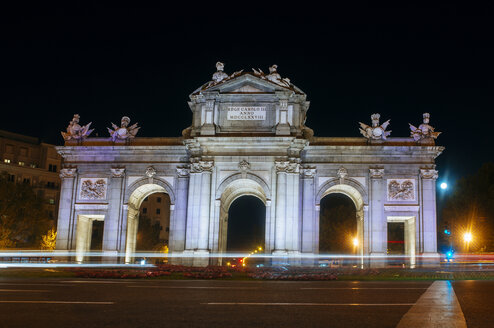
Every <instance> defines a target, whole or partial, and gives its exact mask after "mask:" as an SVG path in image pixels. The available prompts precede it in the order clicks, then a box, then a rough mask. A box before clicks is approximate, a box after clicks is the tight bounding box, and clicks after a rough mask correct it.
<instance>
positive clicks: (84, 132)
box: [61, 114, 94, 140]
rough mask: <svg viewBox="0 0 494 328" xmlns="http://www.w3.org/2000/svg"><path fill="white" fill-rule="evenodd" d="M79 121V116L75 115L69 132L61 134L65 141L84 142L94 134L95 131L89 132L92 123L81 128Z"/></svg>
mask: <svg viewBox="0 0 494 328" xmlns="http://www.w3.org/2000/svg"><path fill="white" fill-rule="evenodd" d="M79 119H80V116H79V114H74V117H73V118H72V121H70V122H69V125H68V126H67V132H61V133H62V137H63V139H64V140H71V139H73V140H82V139H84V138H86V137H88V136H89V135H90V134H91V132H93V130H94V129H91V130H89V127H90V126H91V123H89V124H86V125H84V126H80V125H79Z"/></svg>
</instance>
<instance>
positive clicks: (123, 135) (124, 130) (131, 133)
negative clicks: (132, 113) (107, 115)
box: [107, 116, 141, 141]
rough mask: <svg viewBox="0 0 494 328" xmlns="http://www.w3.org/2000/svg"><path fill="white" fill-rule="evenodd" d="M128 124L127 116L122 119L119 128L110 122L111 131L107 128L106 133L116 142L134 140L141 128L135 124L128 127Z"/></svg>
mask: <svg viewBox="0 0 494 328" xmlns="http://www.w3.org/2000/svg"><path fill="white" fill-rule="evenodd" d="M129 123H130V118H128V117H127V116H124V117H122V121H121V124H120V127H118V126H116V125H115V124H113V122H112V124H111V125H112V128H113V130H112V129H110V128H107V129H108V132H109V133H110V138H111V140H112V141H116V140H128V139H133V138H135V136H136V134H137V131H139V129H140V128H141V127H138V126H137V123H135V124H133V125H131V126H128V125H129Z"/></svg>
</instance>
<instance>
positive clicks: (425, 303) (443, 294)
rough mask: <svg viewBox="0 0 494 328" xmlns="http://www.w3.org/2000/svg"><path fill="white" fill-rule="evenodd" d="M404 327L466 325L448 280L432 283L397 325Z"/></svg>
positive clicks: (463, 326)
mask: <svg viewBox="0 0 494 328" xmlns="http://www.w3.org/2000/svg"><path fill="white" fill-rule="evenodd" d="M406 327H421V328H428V327H455V328H466V327H467V324H466V321H465V317H464V316H463V311H462V310H461V306H460V303H459V302H458V299H457V298H456V295H455V291H454V289H453V286H451V282H450V281H442V280H441V281H440V280H438V281H435V282H434V283H432V285H431V286H430V287H429V288H428V289H427V290H426V292H425V293H424V294H423V295H422V296H420V298H419V299H418V301H417V303H415V305H414V306H412V308H411V309H410V310H409V311H408V312H407V313H406V314H405V315H404V316H403V317H402V318H401V320H400V322H399V323H398V326H397V328H406Z"/></svg>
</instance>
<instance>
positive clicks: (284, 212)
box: [57, 63, 443, 263]
mask: <svg viewBox="0 0 494 328" xmlns="http://www.w3.org/2000/svg"><path fill="white" fill-rule="evenodd" d="M269 71H270V73H269V74H265V73H263V72H262V71H260V70H259V71H258V70H253V71H252V72H247V71H245V72H244V71H240V72H235V73H233V74H230V75H229V74H226V73H225V72H224V71H223V64H222V63H218V64H217V71H216V72H215V73H214V74H213V77H212V80H211V81H209V82H207V83H205V84H204V85H202V86H201V87H199V88H198V89H197V90H195V91H194V92H193V93H192V94H191V95H190V101H189V102H188V104H189V107H190V109H191V111H192V114H193V118H192V124H191V126H190V127H188V128H186V129H185V130H184V131H183V136H182V137H176V138H141V137H137V133H138V130H139V127H138V126H137V125H136V124H134V125H131V124H130V118H128V117H123V118H122V121H121V125H120V126H117V125H115V124H112V129H108V130H109V136H108V137H107V138H98V137H95V138H93V137H90V134H91V132H92V130H91V129H90V126H89V125H85V126H81V125H79V116H78V115H75V116H74V119H73V120H72V121H71V122H70V124H69V126H68V127H67V132H64V133H63V137H64V139H65V145H64V146H61V147H58V148H57V149H58V152H59V153H60V154H61V155H62V156H63V158H64V163H65V164H64V168H63V169H62V170H61V178H62V189H61V201H60V211H59V217H58V235H57V249H59V250H72V251H76V254H77V257H76V258H77V260H78V261H84V256H85V254H86V252H87V251H88V247H89V246H88V245H89V244H90V242H91V240H90V239H91V235H90V231H91V225H92V222H93V221H95V220H96V221H103V224H104V229H103V231H104V232H103V241H102V245H103V246H102V251H103V252H105V253H106V254H108V256H110V257H111V256H114V257H115V258H117V259H119V261H125V262H127V263H128V262H131V261H132V257H133V256H134V252H135V247H136V234H137V229H138V224H139V223H138V222H139V216H140V213H139V208H140V206H141V203H142V202H143V200H144V199H145V198H146V197H147V196H149V195H150V194H153V193H156V192H162V193H166V194H168V195H169V197H170V221H169V222H170V226H169V227H167V229H168V228H169V240H168V247H169V250H170V253H171V254H173V255H184V256H185V255H187V256H195V255H197V256H199V255H201V256H202V255H207V254H211V253H215V254H216V253H218V252H219V253H221V252H224V251H225V250H226V241H227V239H228V236H227V222H228V210H229V208H230V206H231V204H232V203H233V202H234V201H235V200H236V199H237V198H239V197H241V196H244V195H249V196H254V197H257V198H258V199H259V200H261V201H262V202H263V203H264V205H265V208H266V220H265V222H266V224H265V251H266V252H267V253H269V254H275V255H279V256H293V257H297V256H304V257H305V255H313V254H317V253H318V251H319V208H320V201H321V199H322V198H324V197H325V196H326V195H329V194H332V193H339V194H344V195H346V196H348V197H349V198H350V199H351V200H352V201H353V203H354V204H355V208H356V220H357V236H358V241H359V245H358V247H359V254H361V255H366V256H367V255H369V256H385V255H386V253H387V225H388V223H389V222H403V223H404V224H405V225H406V229H405V243H406V245H405V250H406V253H407V254H408V255H410V256H412V257H415V255H416V254H421V255H431V256H435V255H437V253H436V252H437V250H436V199H435V180H436V178H437V171H436V170H435V164H434V162H435V158H436V157H437V156H438V155H439V154H440V153H441V152H442V150H443V147H439V146H435V138H436V137H437V136H438V134H439V133H438V132H434V128H432V126H430V125H429V118H430V117H429V114H427V113H425V114H424V116H423V123H422V124H420V126H419V127H418V128H416V127H415V126H413V125H410V129H411V131H410V137H391V136H390V131H388V130H387V127H388V125H389V121H386V122H384V123H382V124H381V123H380V117H379V114H373V115H372V116H371V125H367V124H364V123H360V133H361V134H362V137H349V138H334V137H316V136H314V135H313V131H312V130H311V129H310V128H308V127H307V126H306V125H305V121H306V116H307V112H308V109H309V102H308V101H307V99H306V95H305V93H303V92H302V91H301V90H300V89H299V88H297V87H296V86H295V85H293V84H292V83H291V82H290V80H289V79H287V78H282V77H281V76H280V74H279V73H278V72H277V67H276V65H273V66H272V67H271V68H270V70H269ZM122 254H125V255H122Z"/></svg>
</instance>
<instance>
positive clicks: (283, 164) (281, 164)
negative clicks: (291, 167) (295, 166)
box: [274, 161, 290, 173]
mask: <svg viewBox="0 0 494 328" xmlns="http://www.w3.org/2000/svg"><path fill="white" fill-rule="evenodd" d="M288 164H290V162H289V161H274V167H275V169H276V173H283V172H286V169H287V167H288Z"/></svg>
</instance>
